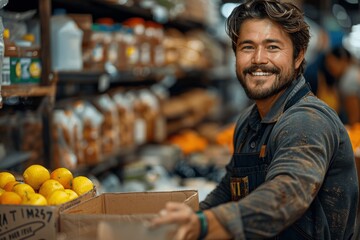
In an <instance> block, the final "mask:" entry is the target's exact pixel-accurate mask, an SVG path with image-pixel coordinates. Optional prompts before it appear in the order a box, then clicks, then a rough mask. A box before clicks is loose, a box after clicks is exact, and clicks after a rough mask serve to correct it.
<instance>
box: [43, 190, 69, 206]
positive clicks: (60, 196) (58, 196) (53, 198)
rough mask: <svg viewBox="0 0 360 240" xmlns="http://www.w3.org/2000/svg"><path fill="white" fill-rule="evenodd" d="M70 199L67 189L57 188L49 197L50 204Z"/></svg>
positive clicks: (57, 203) (61, 202)
mask: <svg viewBox="0 0 360 240" xmlns="http://www.w3.org/2000/svg"><path fill="white" fill-rule="evenodd" d="M68 201H69V195H68V194H67V193H66V192H65V190H55V191H54V192H53V193H51V194H50V196H49V197H48V198H47V202H48V205H59V204H63V203H66V202H68Z"/></svg>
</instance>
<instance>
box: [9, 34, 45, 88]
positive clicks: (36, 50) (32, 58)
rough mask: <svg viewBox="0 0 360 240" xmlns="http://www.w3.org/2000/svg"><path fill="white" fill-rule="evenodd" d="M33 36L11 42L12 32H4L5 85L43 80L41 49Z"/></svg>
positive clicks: (26, 35)
mask: <svg viewBox="0 0 360 240" xmlns="http://www.w3.org/2000/svg"><path fill="white" fill-rule="evenodd" d="M34 42H35V37H34V35H33V34H25V35H24V36H23V39H22V40H17V41H15V42H12V41H10V30H9V29H5V31H4V44H5V52H4V59H3V68H2V69H3V73H2V78H3V85H10V84H18V83H39V82H40V78H41V59H40V47H39V46H38V45H35V43H34Z"/></svg>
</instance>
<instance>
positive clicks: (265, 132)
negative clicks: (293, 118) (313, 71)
mask: <svg viewBox="0 0 360 240" xmlns="http://www.w3.org/2000/svg"><path fill="white" fill-rule="evenodd" d="M310 92H311V88H310V85H309V83H306V84H305V85H304V86H302V87H301V89H300V90H299V91H298V92H297V93H295V95H294V96H292V97H291V98H290V99H289V101H288V102H287V103H286V104H285V107H284V111H283V112H285V111H286V110H287V109H289V108H290V107H292V106H293V105H294V104H295V103H297V102H298V101H299V100H300V99H302V98H303V97H305V96H306V95H307V94H308V93H310ZM275 124H276V122H275V123H271V124H262V126H261V130H260V131H261V135H260V136H265V137H264V138H263V139H264V141H263V143H262V144H261V147H260V154H259V157H262V158H264V157H265V155H266V144H267V142H268V141H269V138H270V134H271V132H272V129H273V128H274V126H275Z"/></svg>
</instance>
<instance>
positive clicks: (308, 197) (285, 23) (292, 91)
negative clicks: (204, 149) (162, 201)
mask: <svg viewBox="0 0 360 240" xmlns="http://www.w3.org/2000/svg"><path fill="white" fill-rule="evenodd" d="M227 32H228V35H229V36H230V38H231V40H232V47H233V50H234V53H235V56H236V74H237V77H238V79H239V82H240V83H241V85H242V86H243V87H244V89H245V92H246V94H247V96H248V97H249V98H250V99H253V100H254V102H255V103H254V104H253V105H251V106H250V107H249V108H247V109H245V110H244V111H243V112H242V114H241V115H240V117H239V119H238V121H237V125H236V128H235V133H234V154H233V156H232V158H231V160H230V162H229V164H228V165H227V166H226V175H225V176H224V177H223V179H222V180H221V182H220V183H219V184H218V186H217V187H216V188H215V189H214V190H213V191H212V192H211V193H210V194H209V195H208V196H207V197H206V198H205V200H204V201H202V202H201V203H200V211H198V212H194V211H192V210H191V208H190V207H188V206H187V205H186V204H183V203H174V202H169V203H168V204H166V206H165V208H164V209H163V210H162V211H161V212H160V214H159V216H158V217H156V218H154V219H153V220H152V221H151V222H150V226H151V227H153V228H154V227H157V226H160V225H163V224H178V228H177V230H176V234H175V239H263V238H275V239H287V240H288V239H351V238H352V236H353V234H354V226H355V218H356V212H357V207H358V206H357V205H358V198H359V196H358V191H359V189H358V181H357V173H356V169H355V163H354V155H353V151H352V147H351V143H350V140H349V137H348V134H347V131H346V129H345V127H344V125H343V123H342V122H341V121H340V119H339V117H338V115H337V113H336V112H335V111H334V110H333V109H332V108H330V107H329V106H328V105H326V104H325V103H324V102H323V101H320V100H319V99H318V98H317V97H316V96H314V94H313V93H312V92H311V91H310V89H309V87H308V84H307V83H306V81H305V79H304V77H303V75H302V74H303V71H304V66H305V60H304V55H305V53H306V50H307V46H308V42H309V38H310V36H309V29H308V25H307V24H306V22H305V21H304V17H303V13H302V12H301V10H300V9H299V8H297V7H296V6H295V5H293V4H291V3H282V2H280V1H277V0H250V1H249V0H248V1H245V2H244V3H242V4H240V5H239V6H238V7H236V8H235V9H234V10H233V12H232V14H231V15H230V16H229V18H228V19H227Z"/></svg>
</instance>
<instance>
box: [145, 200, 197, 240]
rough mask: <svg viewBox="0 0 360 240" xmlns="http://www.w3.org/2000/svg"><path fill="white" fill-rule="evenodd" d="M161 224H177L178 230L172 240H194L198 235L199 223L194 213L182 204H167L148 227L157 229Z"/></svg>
mask: <svg viewBox="0 0 360 240" xmlns="http://www.w3.org/2000/svg"><path fill="white" fill-rule="evenodd" d="M163 224H177V225H178V228H177V231H176V233H175V237H174V239H176V240H196V239H198V238H199V235H200V221H199V218H198V217H197V215H196V213H195V212H194V211H193V210H192V209H191V208H190V207H189V206H188V205H186V204H184V203H176V202H169V203H167V204H166V206H165V208H164V209H163V210H161V211H160V214H159V217H157V218H154V219H153V220H152V221H151V223H150V226H151V227H157V226H160V225H163Z"/></svg>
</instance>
